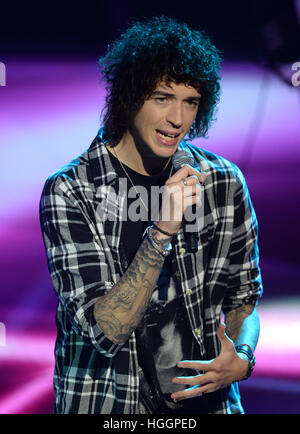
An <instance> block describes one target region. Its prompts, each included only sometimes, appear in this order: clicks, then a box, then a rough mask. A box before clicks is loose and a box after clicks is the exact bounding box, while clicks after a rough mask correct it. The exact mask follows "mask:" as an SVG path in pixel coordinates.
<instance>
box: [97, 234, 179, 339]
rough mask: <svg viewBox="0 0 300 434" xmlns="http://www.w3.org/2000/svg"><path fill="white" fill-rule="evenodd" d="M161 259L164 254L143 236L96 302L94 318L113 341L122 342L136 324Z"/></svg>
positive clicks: (142, 311) (157, 274) (143, 308)
mask: <svg viewBox="0 0 300 434" xmlns="http://www.w3.org/2000/svg"><path fill="white" fill-rule="evenodd" d="M153 235H155V236H156V235H157V234H156V233H154V232H153ZM170 240H171V238H169V239H168V243H169V242H170ZM161 241H162V240H161ZM163 242H164V243H165V242H166V240H163ZM163 262H164V257H163V256H162V255H161V254H160V253H159V252H158V251H157V250H156V249H155V248H154V247H153V246H152V245H151V244H150V243H149V241H148V239H147V238H145V239H144V240H143V242H142V244H141V245H140V247H139V249H138V251H137V253H136V255H135V257H134V259H133V261H132V263H131V264H130V266H129V267H128V269H127V270H126V272H125V273H124V275H123V276H122V278H121V279H120V280H119V282H118V283H116V284H115V285H114V286H113V288H112V289H111V290H110V291H109V292H108V293H107V294H105V295H104V296H103V297H101V298H99V300H98V301H97V302H96V303H95V306H94V316H95V319H96V321H97V323H98V324H99V326H100V327H101V329H102V331H103V333H104V334H105V335H106V337H108V338H109V339H110V340H111V341H112V342H114V343H118V344H121V343H123V342H125V341H126V340H127V339H128V338H129V336H130V335H131V333H132V332H133V331H134V330H135V329H136V327H137V326H138V324H139V322H140V320H141V318H142V316H143V314H144V312H145V309H146V307H147V305H148V303H149V300H150V298H151V294H152V291H153V289H154V287H155V285H156V281H157V279H158V276H159V273H160V270H161V268H162V265H163Z"/></svg>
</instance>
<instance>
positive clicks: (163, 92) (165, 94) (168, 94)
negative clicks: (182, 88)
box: [151, 90, 201, 101]
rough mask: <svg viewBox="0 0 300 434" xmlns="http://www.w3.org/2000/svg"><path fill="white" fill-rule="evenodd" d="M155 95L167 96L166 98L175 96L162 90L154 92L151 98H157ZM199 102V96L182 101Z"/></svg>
mask: <svg viewBox="0 0 300 434" xmlns="http://www.w3.org/2000/svg"><path fill="white" fill-rule="evenodd" d="M157 95H162V96H168V97H174V96H175V94H174V93H169V92H165V91H163V90H155V91H154V92H153V93H152V95H151V96H157ZM200 100H201V95H200V96H189V97H187V98H185V99H184V101H200Z"/></svg>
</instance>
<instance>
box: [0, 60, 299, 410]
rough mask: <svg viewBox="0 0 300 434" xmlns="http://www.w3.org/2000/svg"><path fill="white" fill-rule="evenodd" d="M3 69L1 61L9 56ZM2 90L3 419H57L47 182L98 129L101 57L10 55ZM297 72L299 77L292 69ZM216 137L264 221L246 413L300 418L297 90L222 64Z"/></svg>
mask: <svg viewBox="0 0 300 434" xmlns="http://www.w3.org/2000/svg"><path fill="white" fill-rule="evenodd" d="M4 61H5V59H4ZM5 65H6V86H5V87H0V146H1V148H0V149H1V157H2V158H1V160H0V165H1V171H0V177H1V210H0V219H1V220H0V222H1V227H0V236H1V251H0V264H1V295H0V297H1V299H0V322H1V324H0V413H2V414H3V413H51V412H52V406H53V391H52V374H53V365H54V357H53V349H54V341H55V320H54V316H55V308H56V299H55V296H54V292H53V289H52V286H51V281H50V277H49V274H48V270H47V266H46V257H45V252H44V247H43V244H42V238H41V233H40V228H39V221H38V203H39V197H40V194H41V190H42V187H43V184H44V181H45V179H46V178H47V177H48V176H49V175H50V174H51V173H52V172H54V171H55V170H57V169H58V168H59V167H60V166H62V165H64V164H65V163H67V162H69V161H70V160H72V159H73V158H74V157H76V156H77V155H78V154H80V153H81V152H83V151H84V150H85V149H86V148H87V147H88V146H89V144H90V142H91V141H92V139H93V138H94V137H95V135H96V133H97V130H98V128H99V126H100V115H101V108H102V106H103V102H104V94H105V89H104V86H103V84H102V83H101V81H100V78H99V75H98V70H97V64H96V60H91V61H89V60H86V59H85V60H83V59H74V60H69V61H66V60H65V61H62V60H53V59H50V58H49V59H48V60H41V59H39V60H35V59H32V60H29V59H28V58H27V59H26V60H22V59H20V58H19V59H11V58H8V59H7V60H6V61H5ZM291 75H292V71H291ZM222 86H223V87H222V89H223V93H222V98H221V102H220V105H219V110H218V115H217V121H216V122H215V123H214V124H213V126H212V129H211V131H210V136H209V139H207V140H204V139H202V140H198V141H195V142H194V143H196V144H197V145H199V146H201V147H203V148H206V149H208V150H211V151H212V152H215V153H217V154H220V155H222V156H224V157H226V158H228V159H229V160H231V161H233V162H234V163H236V164H237V165H239V167H240V168H241V169H242V170H243V172H244V174H245V177H246V181H247V183H248V187H249V190H250V194H251V197H252V201H253V203H254V206H255V209H256V213H257V217H258V220H259V225H260V251H261V268H262V273H263V283H264V291H265V292H264V297H263V299H262V301H261V303H260V305H259V307H258V310H259V313H260V317H261V337H260V341H259V345H258V347H257V351H256V357H257V366H256V369H255V371H254V374H253V376H252V377H251V378H250V379H249V380H247V381H245V382H242V383H241V391H242V396H243V404H244V407H245V410H246V412H247V413H300V294H299V283H300V268H299V245H300V234H299V219H300V207H299V184H300V171H299V162H300V146H299V145H300V126H299V125H300V123H299V118H300V87H290V86H288V85H287V84H286V83H284V82H282V81H280V79H279V78H277V77H276V76H274V75H273V74H272V73H270V72H268V71H265V70H263V69H262V68H261V67H258V66H256V65H254V64H251V63H225V65H224V69H223V71H222Z"/></svg>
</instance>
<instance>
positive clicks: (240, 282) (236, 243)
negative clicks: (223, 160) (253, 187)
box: [222, 168, 263, 313]
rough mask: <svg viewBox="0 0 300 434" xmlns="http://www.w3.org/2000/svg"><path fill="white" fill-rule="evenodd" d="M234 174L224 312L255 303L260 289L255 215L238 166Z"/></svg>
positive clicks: (261, 289) (260, 280)
mask: <svg viewBox="0 0 300 434" xmlns="http://www.w3.org/2000/svg"><path fill="white" fill-rule="evenodd" d="M237 173H238V176H237V179H236V183H237V189H236V192H235V196H234V220H233V235H232V240H231V245H230V249H229V276H228V285H227V290H226V295H225V297H224V301H223V306H222V307H223V311H224V313H226V312H228V311H230V310H232V309H235V308H237V307H239V306H241V305H245V304H252V305H256V303H257V301H258V299H259V297H261V295H262V292H263V287H262V279H261V271H260V267H259V248H258V224H257V218H256V214H255V211H254V208H253V205H252V202H251V199H250V195H249V191H248V188H247V185H246V182H245V179H244V176H243V175H242V173H241V171H240V170H239V169H238V168H237Z"/></svg>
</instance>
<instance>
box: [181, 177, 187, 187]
mask: <svg viewBox="0 0 300 434" xmlns="http://www.w3.org/2000/svg"><path fill="white" fill-rule="evenodd" d="M181 181H182V182H183V185H184V186H187V181H186V179H185V178H183V179H182V180H181Z"/></svg>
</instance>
